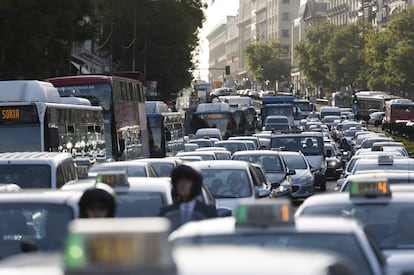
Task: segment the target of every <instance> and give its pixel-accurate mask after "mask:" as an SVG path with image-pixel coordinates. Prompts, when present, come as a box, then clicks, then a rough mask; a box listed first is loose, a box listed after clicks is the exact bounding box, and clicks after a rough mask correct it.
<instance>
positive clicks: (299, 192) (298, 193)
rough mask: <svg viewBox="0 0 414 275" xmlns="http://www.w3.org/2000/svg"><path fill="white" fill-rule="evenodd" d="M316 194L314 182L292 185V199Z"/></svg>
mask: <svg viewBox="0 0 414 275" xmlns="http://www.w3.org/2000/svg"><path fill="white" fill-rule="evenodd" d="M313 194H315V189H314V188H313V184H311V185H309V184H306V185H292V199H305V198H307V197H310V196H312V195H313Z"/></svg>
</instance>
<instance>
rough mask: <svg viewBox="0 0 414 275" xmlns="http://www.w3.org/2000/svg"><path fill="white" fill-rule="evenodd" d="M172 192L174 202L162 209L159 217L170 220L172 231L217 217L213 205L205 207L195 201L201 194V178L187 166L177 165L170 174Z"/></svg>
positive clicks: (198, 173)
mask: <svg viewBox="0 0 414 275" xmlns="http://www.w3.org/2000/svg"><path fill="white" fill-rule="evenodd" d="M171 184H172V192H173V196H174V198H175V202H174V204H172V205H168V206H165V207H162V208H161V209H160V216H163V217H166V218H168V219H169V220H170V222H171V225H172V230H175V229H177V228H178V227H180V226H181V225H183V224H185V223H187V222H189V221H199V220H204V219H209V218H214V217H216V216H217V212H216V207H215V206H214V205H206V204H205V203H202V202H200V201H197V196H199V195H200V194H201V187H202V184H203V176H202V175H201V173H200V172H198V171H197V170H195V169H194V168H192V167H190V166H187V165H179V166H177V167H175V168H174V169H173V171H172V172H171Z"/></svg>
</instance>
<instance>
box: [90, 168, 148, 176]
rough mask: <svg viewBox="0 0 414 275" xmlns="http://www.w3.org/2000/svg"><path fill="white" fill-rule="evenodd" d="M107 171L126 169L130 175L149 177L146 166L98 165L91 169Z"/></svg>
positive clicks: (91, 171) (95, 171)
mask: <svg viewBox="0 0 414 275" xmlns="http://www.w3.org/2000/svg"><path fill="white" fill-rule="evenodd" d="M107 171H126V173H127V175H128V177H148V175H147V171H146V170H145V167H144V166H121V165H113V166H112V165H108V166H106V165H97V166H94V167H92V168H91V169H90V170H89V173H99V172H107Z"/></svg>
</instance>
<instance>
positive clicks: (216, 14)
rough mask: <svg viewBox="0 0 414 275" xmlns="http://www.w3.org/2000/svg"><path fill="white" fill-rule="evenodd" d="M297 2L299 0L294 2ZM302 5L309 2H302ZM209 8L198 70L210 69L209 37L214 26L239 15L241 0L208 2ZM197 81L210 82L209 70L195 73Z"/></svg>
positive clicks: (208, 0)
mask: <svg viewBox="0 0 414 275" xmlns="http://www.w3.org/2000/svg"><path fill="white" fill-rule="evenodd" d="M294 1H297V0H294ZM300 1H301V4H302V3H305V2H306V1H307V0H300ZM206 2H207V3H209V7H208V8H207V10H206V12H205V16H206V20H205V22H204V24H203V27H202V29H201V31H200V48H201V49H200V57H199V62H200V64H199V66H198V68H202V69H206V68H208V56H209V54H208V41H207V38H206V37H207V35H208V34H209V33H210V32H211V31H212V30H213V28H214V26H216V25H218V24H219V23H220V22H222V21H223V20H225V18H226V16H227V15H237V12H238V9H239V0H215V1H214V4H210V3H211V0H206ZM194 77H195V78H196V79H199V78H200V79H203V80H206V81H207V80H208V70H196V71H195V72H194Z"/></svg>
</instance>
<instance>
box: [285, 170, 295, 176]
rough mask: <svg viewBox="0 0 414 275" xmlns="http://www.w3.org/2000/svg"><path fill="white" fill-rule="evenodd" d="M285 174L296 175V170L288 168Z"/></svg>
mask: <svg viewBox="0 0 414 275" xmlns="http://www.w3.org/2000/svg"><path fill="white" fill-rule="evenodd" d="M286 175H288V176H293V175H296V170H294V169H288V170H287V173H286Z"/></svg>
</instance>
